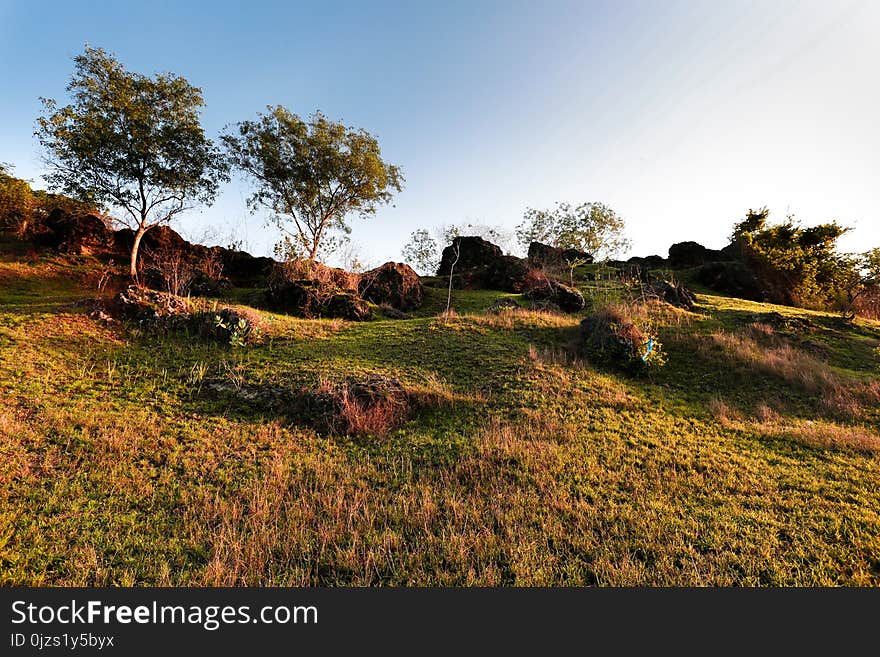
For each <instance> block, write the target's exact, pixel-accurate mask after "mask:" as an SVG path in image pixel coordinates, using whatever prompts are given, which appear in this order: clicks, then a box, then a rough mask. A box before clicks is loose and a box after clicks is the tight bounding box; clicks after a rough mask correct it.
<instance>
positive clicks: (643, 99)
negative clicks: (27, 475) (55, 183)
mask: <svg viewBox="0 0 880 657" xmlns="http://www.w3.org/2000/svg"><path fill="white" fill-rule="evenodd" d="M878 34H880V2H871V1H868V2H845V1H844V2H839V3H838V2H815V3H810V2H786V1H782V0H780V1H773V2H720V1H719V2H697V1H693V2H676V1H672V2H659V1H657V2H587V1H582V2H479V1H477V2H443V3H429V2H400V3H387V2H378V1H375V2H359V3H354V2H351V3H334V2H321V3H317V2H310V3H298V2H293V1H291V2H277V3H275V2H249V3H239V2H223V1H214V2H205V3H198V2H187V3H184V2H161V1H152V2H148V3H144V2H137V3H135V2H131V3H127V2H80V3H73V2H64V3H56V2H43V3H33V2H10V1H8V0H0V80H2V93H0V161H5V162H10V163H12V164H14V165H15V173H16V174H17V175H19V176H21V177H25V178H29V179H31V180H32V181H33V182H34V183H35V184H36V185H37V186H42V181H41V180H40V174H41V173H42V172H43V166H42V164H41V161H40V151H39V147H38V144H37V143H36V141H35V140H34V138H33V137H32V132H33V124H34V119H35V117H36V116H37V115H38V113H39V111H40V104H39V101H38V97H39V96H47V97H53V98H57V99H59V100H63V99H64V98H65V96H64V94H65V91H64V88H65V85H66V83H67V80H68V78H69V76H70V73H71V71H72V68H73V65H72V61H71V58H72V57H73V56H74V55H76V54H78V53H79V52H81V51H82V48H83V45H84V44H85V43H86V42H88V43H89V44H91V45H93V46H100V47H103V48H105V49H107V50H109V51H111V52H113V53H114V54H115V55H116V56H117V57H118V58H119V59H120V60H121V61H122V62H123V63H124V64H125V65H126V66H127V67H128V68H130V69H132V70H135V71H138V72H141V73H153V72H156V71H173V72H175V73H178V74H180V75H182V76H184V77H186V78H187V79H188V80H189V81H190V82H192V83H193V84H196V85H198V86H200V87H202V88H203V90H204V95H205V100H206V102H207V108H206V110H205V112H204V124H205V127H206V130H207V131H208V133H209V134H210V135H212V136H216V134H217V133H218V132H219V131H220V129H221V128H222V127H223V126H224V125H225V124H227V123H232V122H235V121H239V120H242V119H246V118H251V117H253V116H254V115H255V114H256V112H258V111H261V110H263V109H264V108H265V106H266V105H269V104H282V105H285V106H287V107H288V108H290V109H291V110H293V111H295V112H297V113H299V114H303V115H305V114H309V113H311V112H312V111H314V110H315V109H320V110H322V111H323V112H324V113H325V114H327V115H328V116H329V117H331V118H335V119H341V120H344V121H345V122H346V123H348V124H351V125H355V126H357V127H363V128H366V129H368V130H369V131H371V132H373V133H374V134H376V135H377V136H378V137H379V140H380V144H381V147H382V151H383V154H384V155H385V157H386V158H387V159H388V160H390V161H391V162H394V163H395V164H399V165H400V166H401V167H402V168H403V170H404V174H405V176H406V179H407V183H406V187H405V189H404V191H403V192H402V193H401V194H400V195H399V196H398V197H397V199H396V202H395V206H394V207H388V208H383V209H382V210H380V211H379V212H378V214H376V215H375V216H374V217H372V218H370V219H368V220H362V219H359V218H357V217H354V218H352V225H353V228H354V231H353V234H352V238H353V240H354V242H355V244H356V246H357V247H358V248H359V250H360V251H361V252H362V255H363V257H365V259H367V260H368V261H370V262H372V263H380V262H383V261H385V260H388V259H399V258H400V247H401V246H402V244H403V243H404V242H405V241H406V239H407V237H408V235H409V233H410V232H411V231H413V230H415V229H416V228H421V227H432V226H436V225H440V224H448V223H458V222H464V221H471V222H480V223H488V224H499V225H503V226H506V227H508V228H512V227H513V226H515V225H516V224H517V223H518V222H519V221H520V218H521V216H522V213H523V211H524V210H525V208H526V207H529V206H533V207H549V206H551V205H552V204H553V203H554V202H556V201H568V202H572V203H579V202H582V201H591V200H597V201H603V202H605V203H608V204H610V205H611V206H612V207H613V208H615V209H616V210H617V211H618V213H620V214H621V215H622V216H624V217H625V219H626V220H627V224H628V226H629V233H630V236H631V238H632V240H633V243H634V246H633V250H632V253H633V254H639V255H647V254H648V253H660V254H665V252H666V249H667V248H668V246H669V245H670V244H671V243H673V242H676V241H681V240H684V239H695V240H697V241H700V242H702V243H704V244H706V245H708V246H713V247H719V246H722V245H723V243H724V241H725V237H726V236H727V235H728V234H729V232H730V228H731V226H732V224H733V222H734V221H736V220H738V219H739V218H740V217H742V216H743V215H744V213H745V211H746V210H747V209H748V208H749V207H758V206H762V205H768V206H769V207H770V209H771V212H772V213H773V214H772V216H773V217H775V218H777V219H782V218H784V216H785V214H786V213H787V212H792V213H794V214H795V215H796V216H797V217H799V218H800V219H801V220H802V221H803V222H804V223H807V224H811V223H817V222H820V221H826V220H830V219H837V220H839V221H841V222H842V223H844V224H846V225H850V226H855V227H856V230H855V231H854V232H853V233H852V234H850V235H847V236H846V237H845V238H844V243H843V246H844V247H845V248H846V249H848V250H864V249H867V248H869V247H871V246H880V216H878V207H880V128H878V123H877V121H878V116H880V81H878V65H880V38H878ZM247 195H248V186H247V184H246V183H244V182H242V181H234V182H233V183H231V184H230V185H228V186H227V187H226V188H224V191H223V194H222V195H221V196H220V198H219V199H218V201H217V202H216V203H215V204H214V205H213V206H212V207H210V208H206V209H203V210H201V211H196V212H193V213H190V214H189V215H188V216H185V217H184V218H183V219H182V220H181V221H180V222H179V223H178V224H177V227H178V228H179V229H181V230H182V232H184V234H186V235H188V236H190V237H195V238H198V237H202V236H209V233H210V232H213V233H214V234H213V236H212V239H213V240H214V241H220V242H225V241H227V240H228V238H229V237H230V235H232V234H234V235H235V236H236V237H238V238H239V239H243V240H244V241H245V243H246V245H247V246H248V247H249V248H250V250H252V251H253V252H256V253H268V252H269V251H270V250H271V245H272V243H273V242H274V241H275V240H276V239H277V235H276V234H275V232H274V229H271V228H265V227H264V225H263V219H264V217H262V216H259V215H257V216H254V215H250V214H249V213H248V211H247V209H246V207H245V202H244V201H245V198H246V197H247ZM209 241H211V240H209Z"/></svg>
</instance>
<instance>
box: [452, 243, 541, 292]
mask: <svg viewBox="0 0 880 657" xmlns="http://www.w3.org/2000/svg"><path fill="white" fill-rule="evenodd" d="M456 244H458V245H460V249H461V256H460V258H459V260H458V262H457V263H456V264H455V266H454V270H453V287H454V288H456V289H465V288H485V289H490V290H503V291H505V292H519V291H521V290H522V289H523V284H524V281H525V278H526V274H528V272H529V264H528V262H526V261H525V260H523V259H522V258H517V257H516V256H506V255H503V254H502V253H501V249H500V248H498V247H497V246H495V245H494V244H492V243H491V242H487V241H486V240H484V239H483V238H481V237H456V238H455V240H454V241H453V243H452V245H450V246H447V247H446V248H445V249H443V259H442V260H441V262H440V268H439V270H438V272H437V275H438V276H447V277H448V276H449V270H450V268H451V267H453V264H452V263H453V262H454V261H455V251H454V247H455V245H456Z"/></svg>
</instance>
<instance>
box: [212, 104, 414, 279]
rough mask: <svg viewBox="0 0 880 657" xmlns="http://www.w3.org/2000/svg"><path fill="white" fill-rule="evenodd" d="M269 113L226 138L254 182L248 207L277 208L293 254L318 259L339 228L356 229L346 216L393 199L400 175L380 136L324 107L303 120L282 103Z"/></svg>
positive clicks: (335, 241)
mask: <svg viewBox="0 0 880 657" xmlns="http://www.w3.org/2000/svg"><path fill="white" fill-rule="evenodd" d="M268 110H269V111H268V113H267V114H259V115H258V118H257V119H256V120H255V121H243V122H241V123H238V124H236V128H237V129H236V132H237V134H233V133H232V132H229V131H228V130H227V132H226V133H225V134H224V135H223V137H222V139H223V142H224V144H225V145H226V149H227V152H228V153H229V157H230V159H231V161H232V163H233V164H234V165H235V166H236V167H238V168H239V169H241V170H242V171H243V172H244V173H245V174H247V175H249V176H250V177H252V178H253V179H254V180H255V181H256V184H257V188H256V191H255V192H254V194H253V196H252V197H251V199H250V201H249V204H250V206H251V208H252V209H253V210H255V209H256V208H257V207H259V206H260V205H262V206H265V207H267V208H269V209H270V210H271V211H272V212H274V213H275V216H274V217H273V220H274V221H275V223H276V225H277V226H278V228H279V229H280V230H281V231H282V233H283V234H284V235H285V236H286V237H287V238H288V240H289V241H288V243H289V244H290V246H291V247H292V248H293V250H294V253H295V255H305V256H306V257H307V258H308V261H309V263H313V262H314V261H315V259H316V258H317V257H318V255H319V254H322V253H323V254H327V253H330V252H332V251H333V250H334V249H335V248H336V247H338V246H339V244H340V239H339V237H340V235H339V234H340V233H341V234H342V236H343V237H344V236H345V235H347V234H348V233H350V232H351V228H350V227H349V225H348V223H347V221H346V218H347V216H348V215H349V214H351V213H354V212H356V213H359V214H360V215H362V216H366V215H370V214H374V213H375V212H376V209H377V208H378V206H379V205H380V204H384V203H389V202H390V201H391V198H392V192H393V191H398V192H399V191H400V190H401V189H402V183H403V175H402V173H401V171H400V169H399V168H398V167H396V166H394V165H392V164H387V163H386V162H384V161H383V160H382V157H381V153H380V151H379V143H378V141H377V140H376V138H375V137H374V136H373V135H371V134H370V133H369V132H366V131H365V130H358V129H355V128H351V127H346V126H345V125H343V124H342V123H336V122H333V121H330V120H328V119H327V118H326V117H325V116H324V115H323V114H321V113H320V112H316V113H315V114H313V115H312V116H311V117H310V118H309V119H308V121H304V120H303V119H301V118H300V117H299V116H297V115H296V114H293V113H292V112H290V111H288V110H287V109H285V108H284V107H281V106H280V105H279V106H277V107H275V108H272V107H270V108H268ZM288 223H291V224H292V229H288V226H287V225H288Z"/></svg>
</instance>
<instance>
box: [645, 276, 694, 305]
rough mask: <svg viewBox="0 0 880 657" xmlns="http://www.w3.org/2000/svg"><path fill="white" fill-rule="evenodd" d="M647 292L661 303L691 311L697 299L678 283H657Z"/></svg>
mask: <svg viewBox="0 0 880 657" xmlns="http://www.w3.org/2000/svg"><path fill="white" fill-rule="evenodd" d="M649 291H650V292H651V293H653V294H654V295H656V296H657V298H658V299H660V300H661V301H665V302H666V303H668V304H671V305H673V306H677V307H678V308H684V309H686V310H693V309H694V306H695V305H696V303H697V298H696V297H695V296H694V293H693V292H691V291H690V290H689V289H687V288H686V287H685V286H684V285H681V284H680V283H678V284H677V283H670V282H669V281H658V282H656V283H653V284H652V285H651V287H650V289H649Z"/></svg>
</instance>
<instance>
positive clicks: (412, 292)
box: [358, 262, 424, 310]
mask: <svg viewBox="0 0 880 657" xmlns="http://www.w3.org/2000/svg"><path fill="white" fill-rule="evenodd" d="M358 292H359V294H360V295H361V297H363V298H364V299H366V300H368V301H372V302H373V303H376V304H388V305H389V306H391V307H392V308H396V309H397V310H412V309H413V308H418V307H419V306H421V305H422V299H423V298H424V290H423V288H422V281H421V279H420V278H419V275H418V274H416V272H415V271H413V269H412V268H411V267H409V266H408V265H405V264H403V263H399V262H386V263H385V264H384V265H382V266H381V267H377V268H376V269H371V270H370V271H368V272H365V273H364V274H362V275H361V278H360V281H359V282H358Z"/></svg>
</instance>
